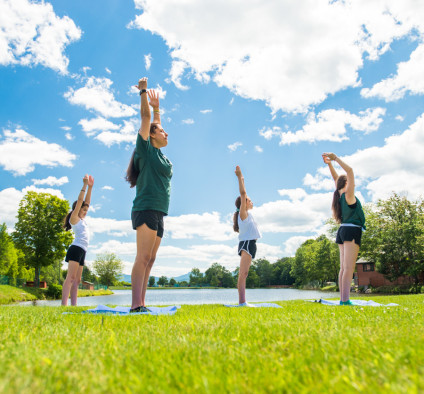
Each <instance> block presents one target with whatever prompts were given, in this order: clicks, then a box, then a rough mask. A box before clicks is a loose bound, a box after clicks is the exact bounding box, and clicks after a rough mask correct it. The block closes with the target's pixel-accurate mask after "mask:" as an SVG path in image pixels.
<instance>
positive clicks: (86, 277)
mask: <svg viewBox="0 0 424 394" xmlns="http://www.w3.org/2000/svg"><path fill="white" fill-rule="evenodd" d="M81 279H82V280H83V281H84V282H91V283H96V282H98V279H97V277H96V275H94V273H93V272H92V271H91V270H90V268H89V267H87V266H86V265H84V268H83V270H82V276H81Z"/></svg>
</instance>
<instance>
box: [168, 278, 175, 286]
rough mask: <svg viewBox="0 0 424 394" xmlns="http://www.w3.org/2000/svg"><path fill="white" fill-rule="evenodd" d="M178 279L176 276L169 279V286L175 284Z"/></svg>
mask: <svg viewBox="0 0 424 394" xmlns="http://www.w3.org/2000/svg"><path fill="white" fill-rule="evenodd" d="M176 283H177V281H176V280H175V279H174V278H171V279H169V286H174V285H175V284H176Z"/></svg>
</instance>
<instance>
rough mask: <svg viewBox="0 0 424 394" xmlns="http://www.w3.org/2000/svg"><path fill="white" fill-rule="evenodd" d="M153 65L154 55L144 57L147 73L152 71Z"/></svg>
mask: <svg viewBox="0 0 424 394" xmlns="http://www.w3.org/2000/svg"><path fill="white" fill-rule="evenodd" d="M151 65H152V55H151V54H150V53H149V54H148V55H144V67H145V68H146V70H147V71H149V70H150V66H151Z"/></svg>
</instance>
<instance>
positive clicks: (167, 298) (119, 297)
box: [19, 289, 340, 306]
mask: <svg viewBox="0 0 424 394" xmlns="http://www.w3.org/2000/svg"><path fill="white" fill-rule="evenodd" d="M339 295H340V294H339V293H335V292H331V293H324V292H321V291H315V290H298V289H247V290H246V298H247V301H248V302H270V301H288V300H307V299H319V298H323V297H326V298H330V297H331V298H333V297H338V296H339ZM146 301H147V305H183V304H191V305H193V304H236V303H238V293H237V289H175V290H174V289H172V290H147V294H146ZM60 304H61V302H60V300H54V301H42V300H39V301H28V302H21V303H19V305H37V306H59V305H60ZM100 304H102V305H105V304H107V305H128V306H129V305H131V290H114V294H112V295H108V296H95V297H81V298H78V305H79V306H95V305H100Z"/></svg>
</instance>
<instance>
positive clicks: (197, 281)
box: [189, 268, 203, 286]
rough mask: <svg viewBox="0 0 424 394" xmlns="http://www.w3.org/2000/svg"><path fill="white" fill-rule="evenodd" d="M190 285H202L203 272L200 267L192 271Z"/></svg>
mask: <svg viewBox="0 0 424 394" xmlns="http://www.w3.org/2000/svg"><path fill="white" fill-rule="evenodd" d="M189 283H190V286H200V285H201V284H202V283H203V274H202V273H201V272H200V270H199V268H193V269H192V270H191V272H190V282H189Z"/></svg>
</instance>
